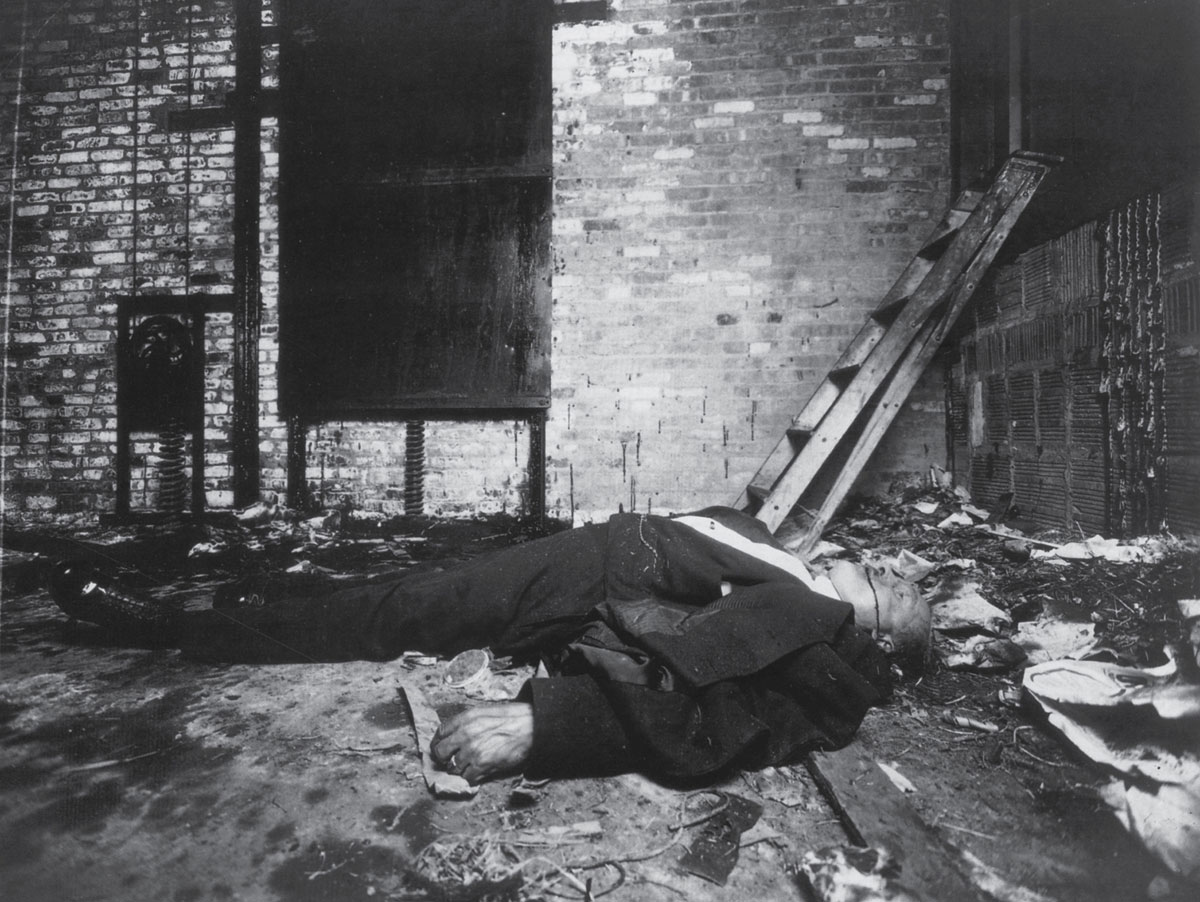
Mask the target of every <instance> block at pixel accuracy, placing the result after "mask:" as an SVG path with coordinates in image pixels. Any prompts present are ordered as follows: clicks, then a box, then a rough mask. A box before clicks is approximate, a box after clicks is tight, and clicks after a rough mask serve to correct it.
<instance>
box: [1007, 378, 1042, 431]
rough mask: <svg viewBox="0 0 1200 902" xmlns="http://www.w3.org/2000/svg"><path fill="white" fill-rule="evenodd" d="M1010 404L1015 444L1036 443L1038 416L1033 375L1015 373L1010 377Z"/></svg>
mask: <svg viewBox="0 0 1200 902" xmlns="http://www.w3.org/2000/svg"><path fill="white" fill-rule="evenodd" d="M1008 403H1009V417H1010V419H1011V420H1012V440H1013V443H1014V444H1015V443H1017V442H1027V443H1029V444H1033V443H1035V442H1036V441H1037V429H1036V420H1037V414H1036V411H1035V409H1034V399H1033V373H1030V372H1023V373H1014V374H1013V375H1012V376H1010V377H1009V380H1008Z"/></svg>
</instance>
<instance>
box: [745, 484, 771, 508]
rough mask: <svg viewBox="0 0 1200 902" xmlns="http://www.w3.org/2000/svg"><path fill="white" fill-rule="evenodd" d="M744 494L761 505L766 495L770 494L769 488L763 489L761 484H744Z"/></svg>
mask: <svg viewBox="0 0 1200 902" xmlns="http://www.w3.org/2000/svg"><path fill="white" fill-rule="evenodd" d="M746 494H747V495H749V496H750V497H751V498H752V499H753V500H754V501H756V502H758V504H759V505H761V504H762V503H763V502H764V501H766V500H767V496H769V495H770V494H771V490H770V489H765V488H763V487H762V486H761V485H748V486H746Z"/></svg>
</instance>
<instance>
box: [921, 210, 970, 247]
mask: <svg viewBox="0 0 1200 902" xmlns="http://www.w3.org/2000/svg"><path fill="white" fill-rule="evenodd" d="M972 208H974V204H972ZM970 215H971V214H970V211H969V210H959V209H954V210H950V211H949V212H948V213H946V216H945V218H944V219H943V220H942V221H941V222H939V223H938V224H937V228H936V229H934V230H933V234H932V235H930V236H929V238H928V240H926V242H925V244H924V245H923V246H922V247H921V249H920V250H919V251H917V256H918V257H924V258H925V259H926V260H936V259H937V258H938V257H940V256H941V255H942V252H943V251H945V250H946V248H947V247H949V246H950V242H951V241H952V240H954V236H955V235H957V234H958V230H959V229H960V228H962V224H963V223H964V222H966V221H967V217H969V216H970Z"/></svg>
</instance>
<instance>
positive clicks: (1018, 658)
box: [938, 635, 1026, 673]
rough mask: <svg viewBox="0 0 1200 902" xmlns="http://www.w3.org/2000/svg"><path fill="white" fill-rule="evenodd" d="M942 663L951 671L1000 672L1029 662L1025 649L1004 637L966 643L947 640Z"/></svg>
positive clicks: (980, 637)
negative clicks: (1026, 661) (1026, 660)
mask: <svg viewBox="0 0 1200 902" xmlns="http://www.w3.org/2000/svg"><path fill="white" fill-rule="evenodd" d="M938 654H939V655H940V656H941V659H942V663H943V664H945V665H946V666H947V667H948V668H950V669H951V670H976V671H979V672H980V673H996V672H1004V671H1007V670H1012V668H1014V667H1016V666H1017V665H1018V664H1022V663H1024V662H1025V658H1026V655H1025V650H1024V649H1022V648H1021V647H1020V646H1019V645H1017V644H1016V643H1014V642H1013V641H1012V640H1011V639H1005V638H1003V637H1000V636H984V635H978V636H971V637H970V638H968V639H966V640H965V641H962V642H959V641H957V640H954V639H945V640H943V642H942V644H941V646H940V647H939V648H938Z"/></svg>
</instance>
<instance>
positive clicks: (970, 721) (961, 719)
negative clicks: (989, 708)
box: [881, 711, 1000, 766]
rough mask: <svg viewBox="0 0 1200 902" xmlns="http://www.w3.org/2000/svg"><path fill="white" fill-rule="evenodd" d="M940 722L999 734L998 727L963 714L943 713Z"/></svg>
mask: <svg viewBox="0 0 1200 902" xmlns="http://www.w3.org/2000/svg"><path fill="white" fill-rule="evenodd" d="M942 721H943V723H948V724H950V725H951V726H952V727H965V728H966V729H969V730H979V731H980V732H981V733H999V732H1000V727H999V726H997V725H996V724H994V723H992V722H991V721H988V720H977V719H976V718H974V717H968V716H967V715H965V714H958V713H955V712H954V711H943V712H942ZM881 766H882V765H881Z"/></svg>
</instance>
